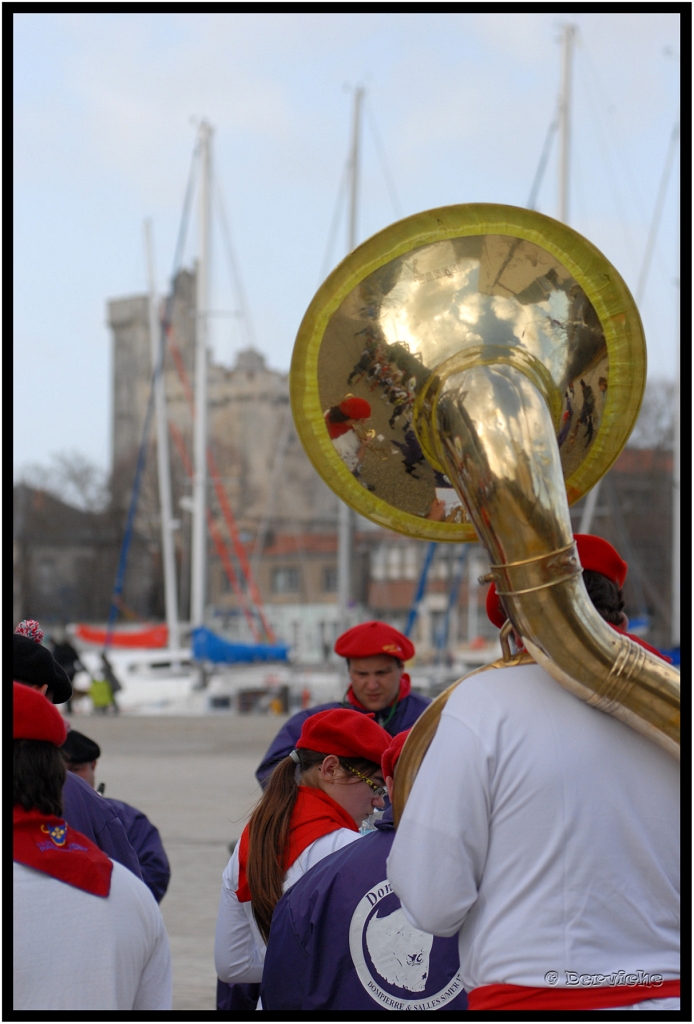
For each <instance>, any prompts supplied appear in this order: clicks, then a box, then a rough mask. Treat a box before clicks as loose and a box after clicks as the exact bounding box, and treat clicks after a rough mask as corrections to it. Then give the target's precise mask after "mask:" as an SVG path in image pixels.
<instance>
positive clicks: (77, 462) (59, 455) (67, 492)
mask: <svg viewBox="0 0 694 1024" xmlns="http://www.w3.org/2000/svg"><path fill="white" fill-rule="evenodd" d="M17 482H18V483H24V484H27V485H28V486H29V487H34V488H36V489H37V490H42V491H46V492H47V493H48V494H52V495H53V496H54V497H56V498H59V499H60V500H61V501H64V502H65V503H66V504H67V505H72V506H73V507H75V508H80V509H82V510H83V511H85V512H103V511H104V509H106V508H107V506H108V503H109V498H110V495H109V490H108V484H107V475H106V472H105V471H104V470H103V469H101V468H100V467H99V466H97V465H96V464H95V463H94V462H92V461H91V460H90V459H88V458H87V456H86V455H83V454H82V453H81V452H78V451H74V450H73V451H71V452H56V453H54V454H53V455H51V459H50V463H49V464H48V465H47V466H46V465H41V464H39V463H29V464H27V465H25V466H22V467H21V468H20V469H19V471H18V473H17Z"/></svg>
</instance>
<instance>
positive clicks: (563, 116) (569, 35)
mask: <svg viewBox="0 0 694 1024" xmlns="http://www.w3.org/2000/svg"><path fill="white" fill-rule="evenodd" d="M575 36H576V26H575V25H564V26H563V28H562V74H561V96H560V98H559V197H558V210H557V217H558V218H559V220H561V221H563V222H564V224H568V223H569V162H570V145H571V58H572V56H573V45H574V38H575Z"/></svg>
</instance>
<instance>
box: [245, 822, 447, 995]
mask: <svg viewBox="0 0 694 1024" xmlns="http://www.w3.org/2000/svg"><path fill="white" fill-rule="evenodd" d="M394 837H395V829H394V827H393V819H392V812H391V811H390V809H389V810H388V811H386V813H385V814H384V816H383V818H382V819H381V821H380V822H379V823H378V825H377V831H376V832H373V833H370V834H369V835H366V836H364V837H363V838H362V839H357V840H356V841H355V842H354V843H350V844H349V846H346V847H344V848H343V849H342V850H338V851H337V853H333V854H331V855H330V856H329V857H326V858H325V859H324V860H322V861H321V862H320V863H319V864H316V866H315V867H314V868H312V869H311V870H310V871H308V872H307V873H306V874H305V875H304V876H303V878H300V879H299V881H298V882H297V883H296V884H295V885H293V886H292V888H291V889H288V890H287V892H286V893H285V894H284V896H283V897H282V899H281V900H280V901H279V903H278V904H277V906H276V907H275V912H274V914H273V917H272V928H271V930H270V940H269V942H268V948H267V953H266V955H265V967H264V969H263V981H262V986H261V991H260V996H261V999H262V1001H263V1010H265V1011H270V1012H272V1011H274V1012H275V1013H278V1014H285V1013H286V1014H290V1013H293V1014H295V1013H297V1012H304V1013H317V1012H319V1011H322V1012H324V1013H325V1012H327V1013H330V1012H339V1011H349V1012H352V1013H354V1012H357V1013H358V1012H364V1011H371V1012H373V1011H379V1010H381V1011H384V1010H386V1011H389V1010H390V1011H392V1010H395V1011H403V1010H414V1011H421V1010H453V1011H457V1012H460V1011H461V1010H467V996H466V994H465V991H464V989H463V983H462V981H461V978H460V961H459V958H458V936H457V935H454V936H452V937H451V938H449V939H442V938H437V937H436V936H433V935H427V934H425V933H424V932H420V931H419V930H418V929H417V928H414V927H413V926H412V925H411V924H410V923H409V921H408V920H407V918H406V917H405V915H404V913H403V911H402V909H401V907H400V900H399V899H398V897H397V896H396V895H395V893H394V892H393V891H392V889H391V887H390V884H389V883H388V880H387V876H386V858H387V857H388V854H389V853H390V848H391V846H392V844H393V839H394Z"/></svg>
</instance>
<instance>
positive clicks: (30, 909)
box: [13, 861, 172, 1011]
mask: <svg viewBox="0 0 694 1024" xmlns="http://www.w3.org/2000/svg"><path fill="white" fill-rule="evenodd" d="M13 867H14V933H13V939H14V943H13V945H14V1009H15V1010H37V1011H38V1010H68V1011H73V1010H74V1011H77V1010H121V1011H130V1010H142V1011H144V1010H170V1009H171V999H172V982H171V954H170V952H169V940H168V937H167V934H166V929H165V927H164V921H163V919H162V916H161V911H160V910H159V907H158V906H157V902H156V900H155V899H154V896H152V893H151V892H150V891H149V889H148V888H147V886H146V885H145V884H144V882H142V881H141V880H140V879H139V878H136V877H135V875H134V874H133V873H132V872H131V871H128V869H127V868H124V867H123V865H122V864H118V863H117V862H116V861H114V862H113V874H112V876H111V891H110V893H109V895H108V896H106V897H101V896H94V895H93V894H92V893H88V892H85V891H84V890H83V889H77V888H76V887H75V886H74V885H68V884H67V883H66V882H61V881H59V880H58V879H57V878H53V877H52V876H51V875H47V874H45V873H44V872H43V871H35V870H34V868H29V867H26V865H24V864H18V863H16V862H15V864H14V866H13Z"/></svg>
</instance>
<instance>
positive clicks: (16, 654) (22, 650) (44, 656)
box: [12, 633, 72, 704]
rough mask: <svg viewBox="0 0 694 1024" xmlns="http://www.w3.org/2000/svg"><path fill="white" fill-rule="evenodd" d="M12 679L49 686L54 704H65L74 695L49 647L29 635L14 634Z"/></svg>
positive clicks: (62, 669) (34, 684) (31, 684)
mask: <svg viewBox="0 0 694 1024" xmlns="http://www.w3.org/2000/svg"><path fill="white" fill-rule="evenodd" d="M12 644H13V646H12V679H13V680H14V681H15V682H17V683H27V684H28V685H29V686H43V685H44V684H45V685H47V686H48V694H49V696H50V699H51V700H52V701H53V703H54V704H64V703H65V701H66V700H69V699H70V697H72V686H71V685H70V680H69V679H68V676H67V673H66V671H65V669H64V668H61V667H60V665H59V664H58V662H57V661H56V660H55V658H54V657H53V655H52V654H51V652H50V651H49V650H48V648H47V647H42V645H41V644H40V643H38V642H37V641H36V640H32V638H31V637H29V636H20V635H18V634H17V633H14V634H13V635H12Z"/></svg>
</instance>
